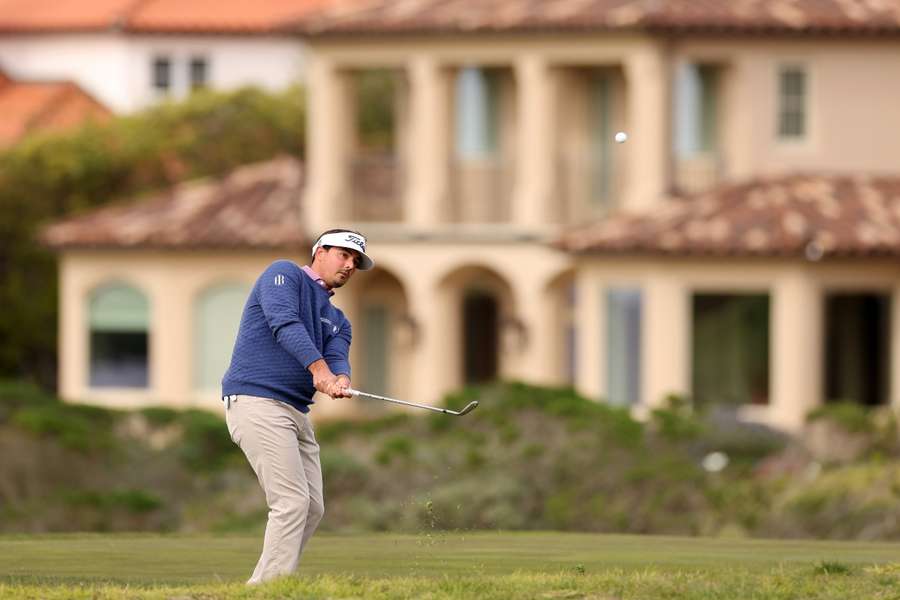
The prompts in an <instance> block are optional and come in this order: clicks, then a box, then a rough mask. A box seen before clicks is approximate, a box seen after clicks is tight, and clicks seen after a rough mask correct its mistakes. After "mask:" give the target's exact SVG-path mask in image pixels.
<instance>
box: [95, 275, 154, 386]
mask: <svg viewBox="0 0 900 600" xmlns="http://www.w3.org/2000/svg"><path fill="white" fill-rule="evenodd" d="M149 324H150V307H149V302H148V301H147V297H146V296H145V295H144V294H143V293H142V292H141V291H140V290H138V289H136V288H134V287H132V286H130V285H127V284H124V283H111V284H108V285H104V286H102V287H100V288H97V289H96V290H94V292H93V293H92V294H91V297H90V302H89V315H88V326H89V329H90V377H89V381H90V385H91V387H132V388H143V387H147V383H148V380H149V376H148V373H149V366H148V365H149V360H148V357H149V352H148V348H149V333H148V332H149Z"/></svg>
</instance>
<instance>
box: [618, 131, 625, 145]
mask: <svg viewBox="0 0 900 600" xmlns="http://www.w3.org/2000/svg"><path fill="white" fill-rule="evenodd" d="M627 139H628V134H627V133H625V132H624V131H620V132H619V133H617V134H616V143H617V144H622V143H624V142H625V140H627Z"/></svg>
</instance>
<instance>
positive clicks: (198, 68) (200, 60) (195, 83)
mask: <svg viewBox="0 0 900 600" xmlns="http://www.w3.org/2000/svg"><path fill="white" fill-rule="evenodd" d="M208 66H209V65H208V63H207V60H206V59H205V58H204V57H202V56H195V57H193V58H191V62H190V79H191V89H192V90H196V89H201V88H205V87H206V84H207V79H208V76H209V68H208Z"/></svg>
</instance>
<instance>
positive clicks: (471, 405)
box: [349, 388, 478, 417]
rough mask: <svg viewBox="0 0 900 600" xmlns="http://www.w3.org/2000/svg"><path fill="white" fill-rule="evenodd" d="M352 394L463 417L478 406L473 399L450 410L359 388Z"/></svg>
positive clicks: (352, 391) (351, 391)
mask: <svg viewBox="0 0 900 600" xmlns="http://www.w3.org/2000/svg"><path fill="white" fill-rule="evenodd" d="M349 391H350V394H351V395H353V396H357V397H359V396H365V397H366V398H374V399H375V400H384V401H385V402H393V403H394V404H402V405H403V406H413V407H415V408H424V409H426V410H433V411H434V412H439V413H444V414H445V415H455V416H457V417H461V416H463V415H465V414H467V413H470V412H472V411H473V410H475V407H476V406H478V401H477V400H473V401H472V402H469V403H468V404H466V406H465V407H464V408H463V409H462V410H459V411H456V410H450V409H449V408H441V407H439V406H429V405H427V404H415V403H413V402H404V401H403V400H395V399H394V398H387V397H385V396H378V395H376V394H367V393H366V392H360V391H359V390H354V389H352V388H351V389H350V390H349Z"/></svg>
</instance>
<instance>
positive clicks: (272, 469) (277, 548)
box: [227, 396, 310, 583]
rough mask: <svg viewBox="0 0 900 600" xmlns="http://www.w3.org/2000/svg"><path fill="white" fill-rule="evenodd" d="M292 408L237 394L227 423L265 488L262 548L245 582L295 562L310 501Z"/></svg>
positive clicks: (269, 575)
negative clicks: (266, 520) (264, 524)
mask: <svg viewBox="0 0 900 600" xmlns="http://www.w3.org/2000/svg"><path fill="white" fill-rule="evenodd" d="M292 412H296V411H294V409H292V408H291V407H289V406H288V405H286V404H284V403H282V402H279V401H277V400H270V399H268V398H257V397H254V396H237V398H236V399H234V400H232V401H231V405H230V408H229V409H228V411H227V421H228V425H229V427H228V429H229V431H230V432H231V434H232V439H233V440H234V441H235V443H237V444H238V445H239V446H240V447H241V450H243V451H244V454H245V455H246V456H247V460H248V461H249V462H250V466H251V467H252V468H253V471H254V472H255V473H256V477H257V479H259V484H260V485H261V486H262V488H263V491H264V492H265V494H266V504H267V505H268V507H269V519H268V522H267V523H266V534H265V538H264V541H263V551H262V554H261V555H260V557H259V562H258V563H257V564H256V569H255V570H254V571H253V575H252V576H251V577H250V579H249V581H248V582H247V583H261V582H263V581H268V580H270V579H274V578H275V577H279V576H281V575H287V574H290V573H293V572H294V570H295V569H296V568H297V561H298V560H299V557H300V548H301V545H302V543H303V533H304V531H305V529H306V524H307V511H308V509H309V505H310V495H309V485H308V483H307V480H306V469H305V468H304V465H303V459H302V458H301V453H300V449H299V441H298V437H299V433H300V432H299V431H298V427H297V422H296V421H295V418H294V415H293V414H292Z"/></svg>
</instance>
